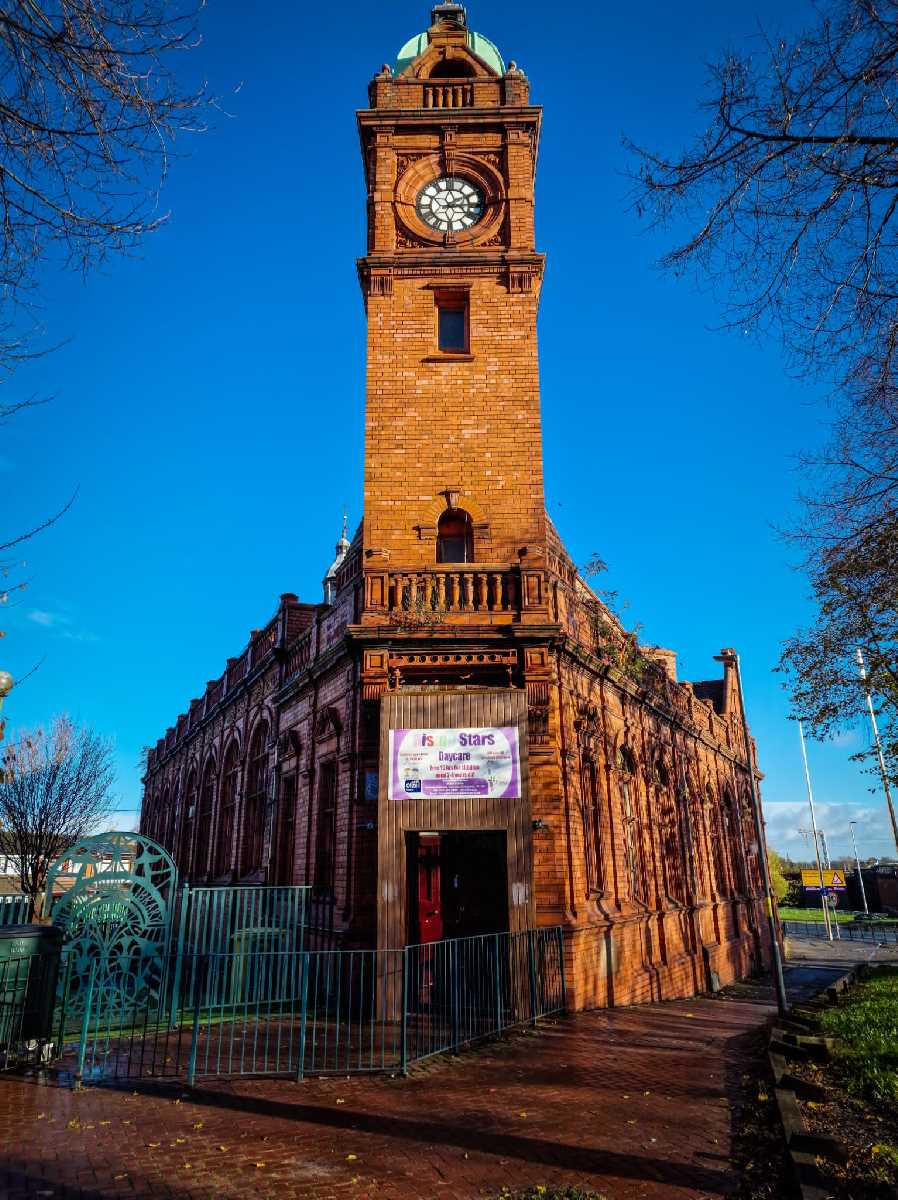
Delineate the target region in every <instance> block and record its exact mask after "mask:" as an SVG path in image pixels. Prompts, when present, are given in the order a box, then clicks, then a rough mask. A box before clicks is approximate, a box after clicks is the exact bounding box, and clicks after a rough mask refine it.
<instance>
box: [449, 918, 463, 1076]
mask: <svg viewBox="0 0 898 1200" xmlns="http://www.w3.org/2000/svg"><path fill="white" fill-rule="evenodd" d="M446 951H447V953H448V954H449V962H450V964H451V965H450V970H449V975H450V986H449V1012H450V1013H451V1014H452V1049H453V1051H454V1052H455V1053H458V1044H459V1042H460V1041H461V1021H460V1020H459V1015H460V1013H461V988H460V986H459V983H460V980H459V973H458V956H459V954H460V953H461V945H460V944H459V943H458V942H457V941H455V940H453V941H451V942H448V943H447V945H446Z"/></svg>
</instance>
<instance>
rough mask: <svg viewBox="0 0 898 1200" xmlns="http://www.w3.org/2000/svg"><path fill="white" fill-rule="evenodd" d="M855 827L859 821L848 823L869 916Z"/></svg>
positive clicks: (865, 906)
mask: <svg viewBox="0 0 898 1200" xmlns="http://www.w3.org/2000/svg"><path fill="white" fill-rule="evenodd" d="M855 825H857V821H849V822H848V831H849V833H850V834H851V844H852V846H854V861H855V862H856V863H857V877H858V882H859V883H860V885H861V899H862V900H863V902H864V912H865V913H867V914H868V915H869V913H870V909H869V908H868V907H867V891H866V889H865V887H864V877H863V875H862V874H861V860H860V857H859V855H858V852H857V841H856V839H855V836H854V827H855Z"/></svg>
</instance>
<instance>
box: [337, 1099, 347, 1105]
mask: <svg viewBox="0 0 898 1200" xmlns="http://www.w3.org/2000/svg"><path fill="white" fill-rule="evenodd" d="M337 1103H338V1104H345V1103H346V1101H345V1100H338V1101H337Z"/></svg>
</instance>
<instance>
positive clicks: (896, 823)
mask: <svg viewBox="0 0 898 1200" xmlns="http://www.w3.org/2000/svg"><path fill="white" fill-rule="evenodd" d="M857 665H858V667H859V668H860V672H861V679H862V680H863V684H864V691H865V692H866V693H867V709H868V710H869V713H870V724H871V725H872V727H873V742H874V744H875V746H876V754H877V756H878V758H879V774H880V776H881V777H882V790H883V791H884V792H885V796H886V804H887V805H888V806H889V817H890V818H891V821H892V836H893V837H894V839H895V849H896V850H898V820H896V819H895V806H894V804H892V792H891V790H890V788H889V774H888V771H886V760H885V756H884V755H883V752H882V742H881V741H880V740H879V727H878V726H877V724H876V712H875V710H874V708H873V693H872V692H871V690H870V686H869V684H868V683H867V667H866V664H865V663H864V652H863V651H862V650H861V648H860V646H858V648H857Z"/></svg>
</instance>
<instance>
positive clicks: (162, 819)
mask: <svg viewBox="0 0 898 1200" xmlns="http://www.w3.org/2000/svg"><path fill="white" fill-rule="evenodd" d="M170 808H171V792H170V791H169V788H168V785H167V784H166V786H165V787H164V788H163V789H162V799H161V800H160V801H159V812H158V814H157V816H156V826H155V829H154V831H153V838H154V839H155V841H157V842H158V843H159V845H160V846H164V847H165V849H166V850H167V849H168V840H167V839H168V813H169V809H170Z"/></svg>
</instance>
